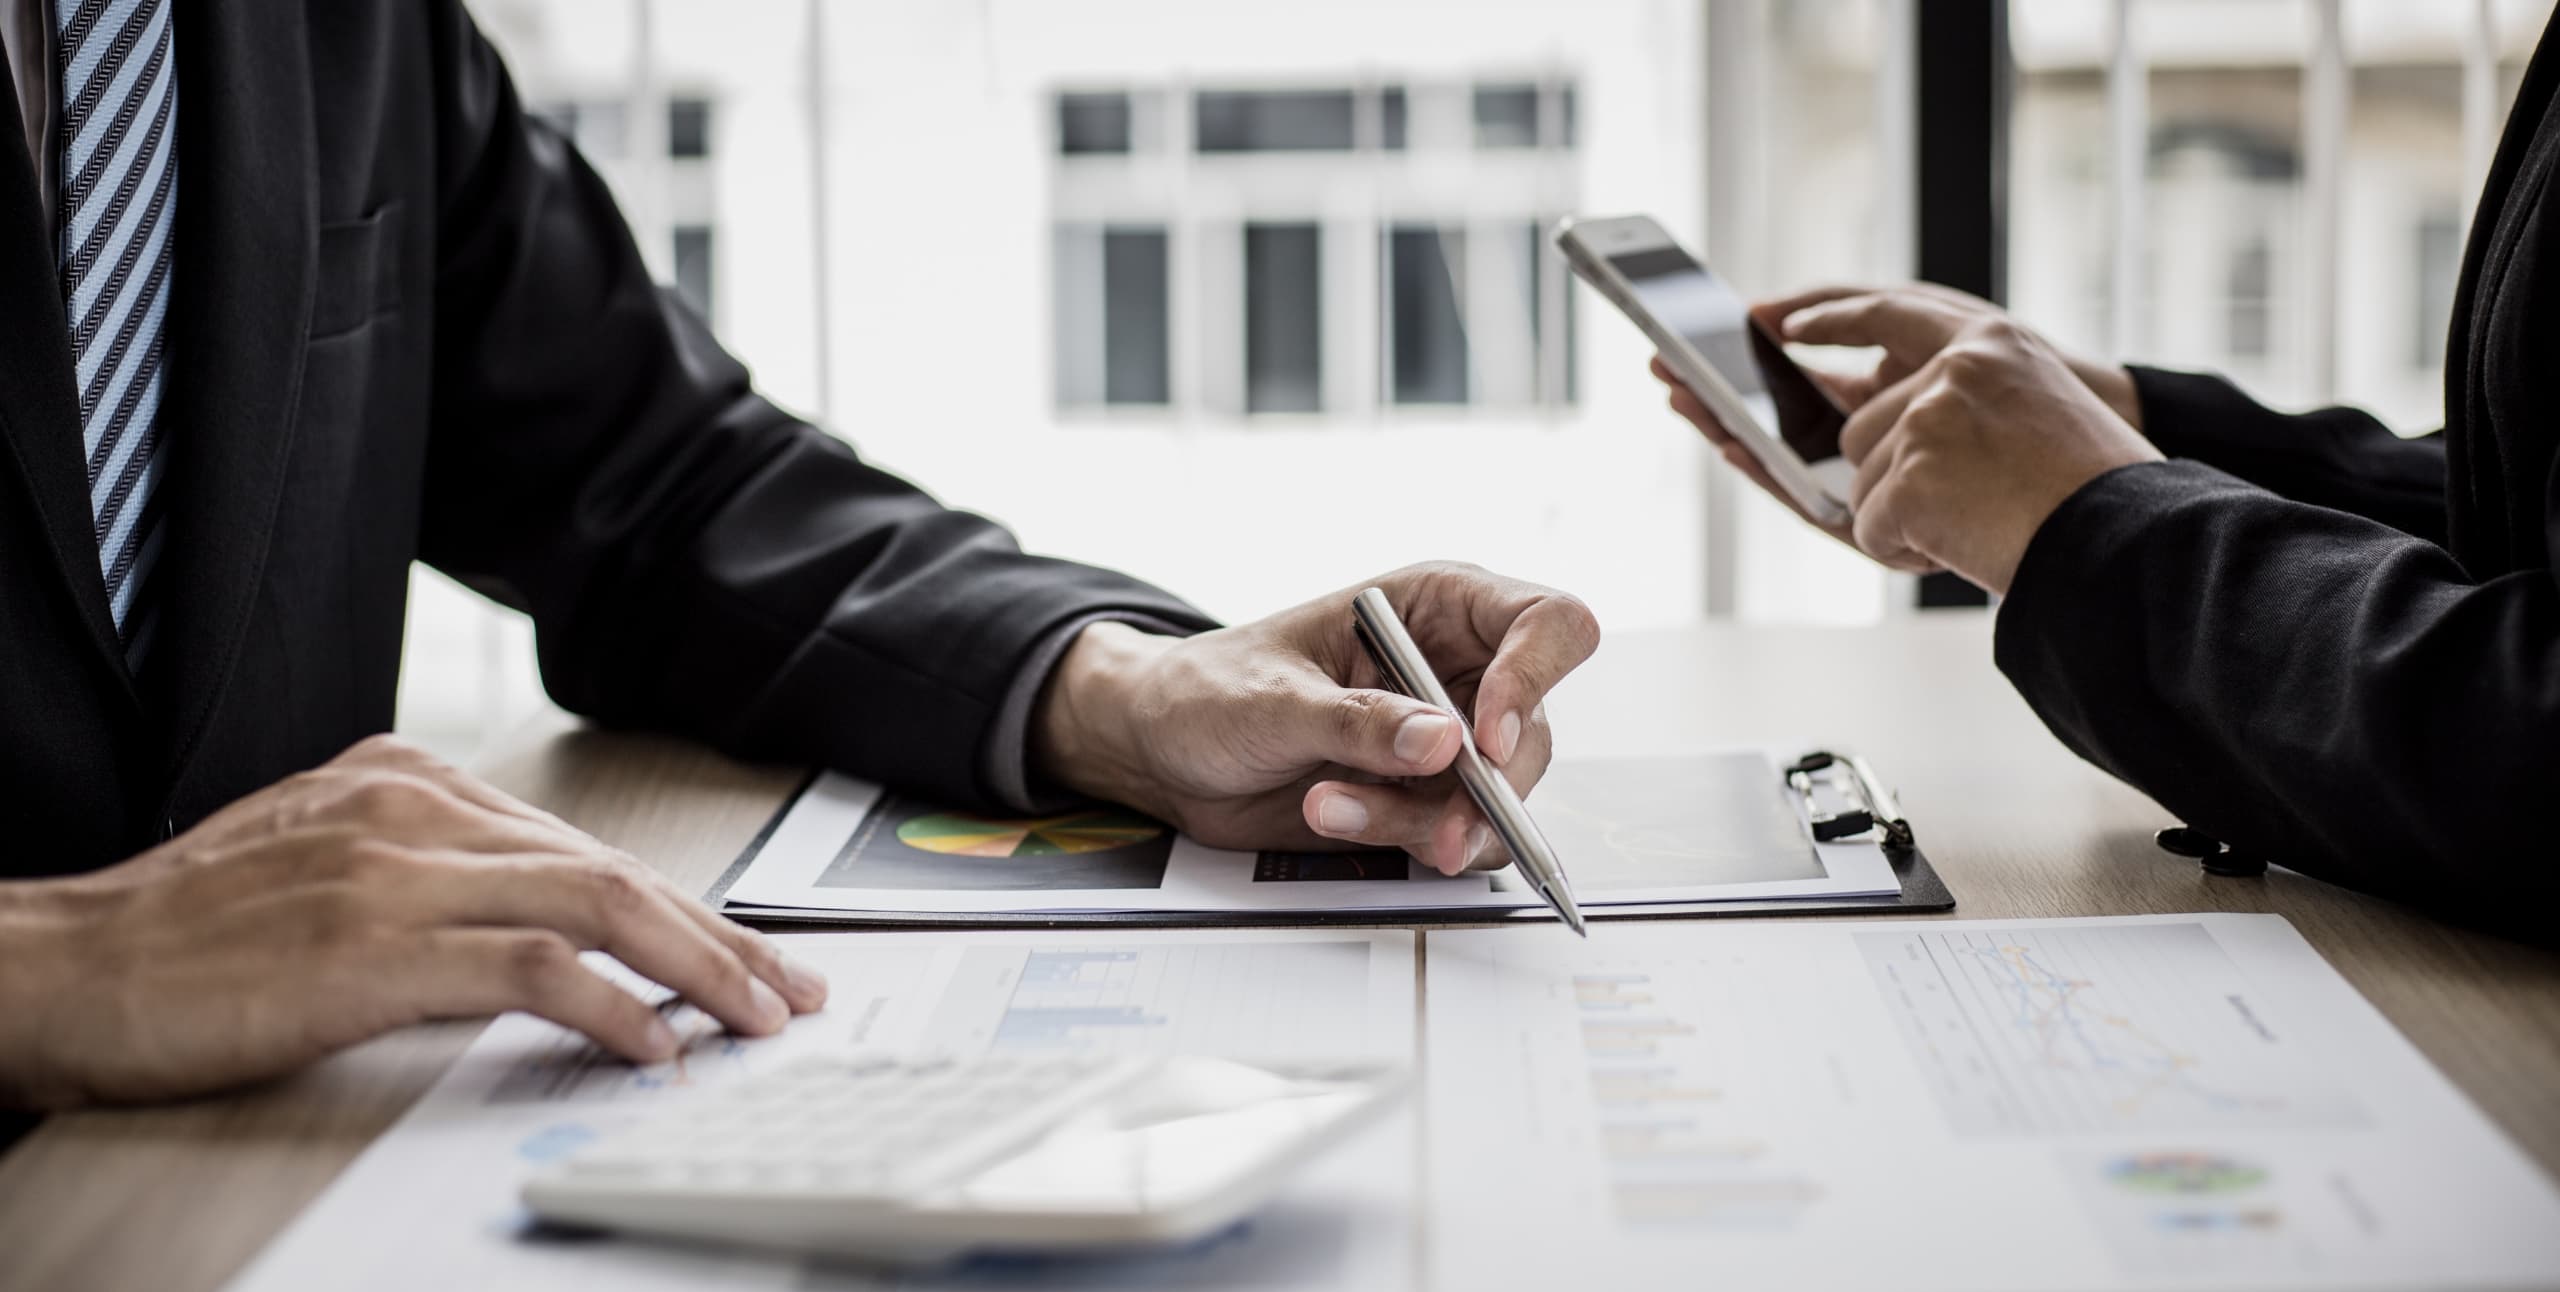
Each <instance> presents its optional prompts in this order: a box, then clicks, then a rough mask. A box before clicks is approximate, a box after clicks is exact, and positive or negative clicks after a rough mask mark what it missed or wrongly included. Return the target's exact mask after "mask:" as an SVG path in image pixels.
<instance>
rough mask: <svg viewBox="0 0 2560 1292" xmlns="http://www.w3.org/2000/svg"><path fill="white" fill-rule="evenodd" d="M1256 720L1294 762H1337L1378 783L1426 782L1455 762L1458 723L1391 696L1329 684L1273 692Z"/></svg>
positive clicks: (1427, 707) (1440, 711)
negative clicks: (1393, 779)
mask: <svg viewBox="0 0 2560 1292" xmlns="http://www.w3.org/2000/svg"><path fill="white" fill-rule="evenodd" d="M1271 703H1272V705H1273V708H1272V710H1270V711H1267V712H1266V713H1264V714H1263V715H1261V717H1262V720H1263V721H1265V722H1267V723H1269V724H1270V725H1269V727H1268V728H1267V729H1268V730H1270V731H1271V732H1272V733H1273V734H1274V735H1275V736H1277V737H1278V738H1279V741H1280V743H1281V744H1282V745H1283V746H1284V747H1285V748H1286V750H1287V751H1288V761H1290V762H1293V763H1298V762H1307V763H1318V762H1322V763H1340V764H1341V765H1343V766H1345V767H1351V768H1356V769H1358V770H1360V771H1364V772H1368V773H1370V774H1372V775H1377V776H1431V775H1436V774H1438V773H1439V772H1441V771H1443V770H1445V769H1446V768H1447V767H1448V766H1449V764H1450V763H1452V762H1454V761H1456V760H1457V757H1458V739H1459V736H1458V719H1457V716H1456V715H1454V714H1452V713H1450V712H1449V711H1448V710H1446V709H1435V708H1432V707H1431V706H1430V705H1427V704H1424V703H1423V702H1422V701H1420V700H1416V699H1413V698H1411V697H1409V696H1402V695H1397V694H1396V693H1394V692H1392V691H1377V690H1370V689H1368V688H1365V687H1342V686H1336V685H1334V684H1332V683H1331V682H1330V681H1319V682H1316V683H1314V684H1312V685H1307V686H1300V687H1292V688H1289V689H1287V690H1284V691H1280V692H1278V693H1277V694H1276V695H1275V696H1274V698H1273V700H1272V701H1271Z"/></svg>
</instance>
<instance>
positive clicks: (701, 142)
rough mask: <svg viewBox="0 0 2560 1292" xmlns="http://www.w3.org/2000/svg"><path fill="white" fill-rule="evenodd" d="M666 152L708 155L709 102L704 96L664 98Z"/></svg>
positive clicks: (709, 130) (685, 154)
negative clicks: (695, 97)
mask: <svg viewBox="0 0 2560 1292" xmlns="http://www.w3.org/2000/svg"><path fill="white" fill-rule="evenodd" d="M667 155H668V156H669V157H708V156H710V155H711V103H710V101H709V100H707V99H669V100H668V101H667Z"/></svg>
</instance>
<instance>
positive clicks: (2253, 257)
mask: <svg viewBox="0 0 2560 1292" xmlns="http://www.w3.org/2000/svg"><path fill="white" fill-rule="evenodd" d="M2274 261H2275V249H2274V248H2272V247H2270V246H2268V245H2267V238H2266V235H2264V234H2252V235H2249V236H2247V237H2245V238H2243V239H2242V240H2241V242H2240V245H2239V247H2238V249H2236V250H2235V251H2233V252H2232V254H2231V297H2230V300H2229V301H2228V302H2227V304H2226V309H2227V311H2228V314H2229V319H2228V326H2227V327H2226V328H2225V330H2224V333H2223V345H2224V346H2225V347H2226V348H2228V349H2229V350H2230V351H2231V355H2232V357H2233V358H2236V359H2263V358H2265V357H2267V349H2268V339H2269V338H2268V333H2269V324H2268V316H2269V315H2270V314H2271V313H2272V312H2273V310H2274V304H2275V302H2274V301H2273V299H2272V295H2273V289H2274V286H2275V268H2274Z"/></svg>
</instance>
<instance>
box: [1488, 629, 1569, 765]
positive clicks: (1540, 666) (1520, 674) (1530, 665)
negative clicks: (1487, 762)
mask: <svg viewBox="0 0 2560 1292" xmlns="http://www.w3.org/2000/svg"><path fill="white" fill-rule="evenodd" d="M1598 649H1600V621H1599V620H1598V619H1597V618H1595V617H1593V615H1592V613H1591V608H1590V607H1589V606H1586V605H1584V604H1582V602H1581V601H1580V600H1579V599H1577V598H1575V597H1572V596H1569V595H1567V594H1565V593H1562V592H1552V593H1548V594H1547V595H1545V596H1542V597H1540V598H1538V599H1537V600H1535V601H1532V602H1530V603H1529V605H1528V606H1527V607H1526V608H1525V609H1523V610H1521V611H1520V612H1519V613H1518V614H1517V615H1514V616H1513V617H1512V619H1511V622H1510V624H1509V625H1508V626H1506V627H1505V629H1504V630H1503V632H1502V635H1501V639H1500V644H1499V645H1497V646H1495V647H1494V652H1493V662H1491V663H1489V664H1487V665H1485V666H1484V677H1483V680H1481V681H1479V682H1478V683H1477V684H1476V712H1475V727H1476V740H1477V745H1478V747H1480V748H1482V749H1483V750H1484V752H1485V753H1486V754H1487V755H1489V756H1491V757H1492V759H1493V761H1494V762H1496V763H1508V762H1509V761H1510V760H1511V756H1512V755H1513V754H1514V753H1516V752H1518V750H1519V747H1520V733H1521V732H1522V731H1523V730H1524V729H1526V727H1527V725H1528V722H1529V715H1530V713H1531V712H1532V711H1534V710H1535V709H1536V708H1537V707H1538V705H1539V703H1540V702H1542V701H1544V700H1545V699H1546V698H1547V692H1549V691H1552V690H1554V689H1555V685H1556V683H1558V682H1561V681H1563V680H1564V678H1565V675H1566V674H1568V673H1571V672H1572V671H1573V670H1575V669H1577V668H1580V667H1581V666H1582V662H1583V661H1584V660H1587V659H1589V658H1591V654H1592V652H1594V651H1596V650H1598Z"/></svg>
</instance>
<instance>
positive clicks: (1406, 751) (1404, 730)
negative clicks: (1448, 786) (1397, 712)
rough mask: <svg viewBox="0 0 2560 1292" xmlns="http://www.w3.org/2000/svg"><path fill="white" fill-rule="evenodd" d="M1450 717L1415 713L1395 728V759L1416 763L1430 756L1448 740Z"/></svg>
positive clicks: (1440, 714)
mask: <svg viewBox="0 0 2560 1292" xmlns="http://www.w3.org/2000/svg"><path fill="white" fill-rule="evenodd" d="M1450 721H1451V720H1450V717H1449V715H1448V714H1445V713H1417V714H1415V715H1413V716H1412V717H1410V718H1407V719H1405V720H1404V725H1403V726H1400V727H1398V728H1396V757H1398V758H1401V759H1403V760H1405V761H1406V762H1408V763H1418V762H1421V761H1422V760H1423V759H1425V758H1428V757H1430V756H1431V751H1432V750H1434V749H1438V748H1439V747H1440V742H1441V741H1442V740H1445V739H1447V738H1448V735H1449V723H1450Z"/></svg>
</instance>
